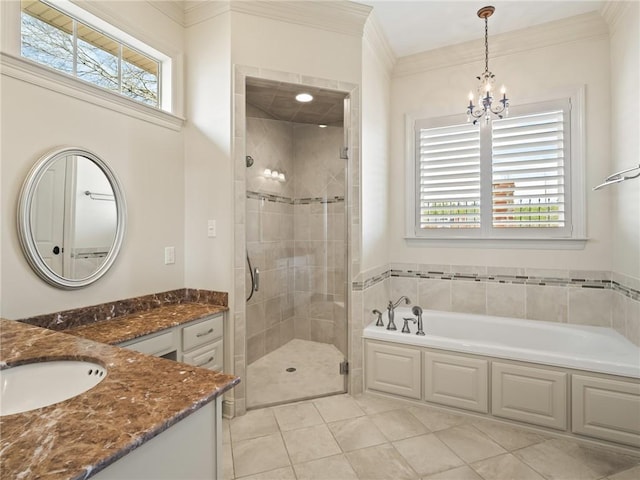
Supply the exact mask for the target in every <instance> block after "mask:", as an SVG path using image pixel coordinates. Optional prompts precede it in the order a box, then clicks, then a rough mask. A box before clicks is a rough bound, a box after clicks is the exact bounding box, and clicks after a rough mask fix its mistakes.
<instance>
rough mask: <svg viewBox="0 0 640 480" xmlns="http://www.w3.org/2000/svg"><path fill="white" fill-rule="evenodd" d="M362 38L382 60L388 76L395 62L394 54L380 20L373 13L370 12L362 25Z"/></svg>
mask: <svg viewBox="0 0 640 480" xmlns="http://www.w3.org/2000/svg"><path fill="white" fill-rule="evenodd" d="M363 37H364V40H365V41H366V42H367V43H368V44H369V45H370V46H371V48H372V49H373V51H374V53H375V54H376V56H377V57H378V59H379V60H380V61H381V62H382V64H383V65H384V67H385V68H386V70H387V73H388V74H389V76H391V73H392V71H393V66H394V65H395V63H396V56H395V54H394V53H393V50H392V49H391V46H390V45H389V41H388V40H387V37H386V35H385V34H384V32H383V30H382V27H381V26H380V22H379V21H378V18H377V17H376V15H375V13H373V14H371V15H370V16H369V18H368V20H367V22H366V23H365V25H364V35H363Z"/></svg>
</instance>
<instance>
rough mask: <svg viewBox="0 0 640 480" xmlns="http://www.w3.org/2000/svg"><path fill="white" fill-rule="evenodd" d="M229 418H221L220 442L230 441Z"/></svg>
mask: <svg viewBox="0 0 640 480" xmlns="http://www.w3.org/2000/svg"><path fill="white" fill-rule="evenodd" d="M230 423H231V420H229V419H228V418H223V419H222V443H231V427H230V426H229V425H230Z"/></svg>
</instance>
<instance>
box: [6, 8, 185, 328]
mask: <svg viewBox="0 0 640 480" xmlns="http://www.w3.org/2000/svg"><path fill="white" fill-rule="evenodd" d="M129 3H130V4H129ZM129 3H124V2H123V3H119V4H118V5H117V6H114V4H109V3H108V2H104V3H102V2H101V3H100V4H99V5H100V6H101V7H102V8H103V9H104V10H105V11H106V10H107V9H109V8H110V7H111V10H110V14H111V15H113V17H114V18H116V17H118V18H121V19H127V18H133V17H128V15H129V14H131V15H135V18H136V32H132V33H134V34H135V33H137V32H144V36H145V37H148V38H150V37H151V36H152V35H153V33H155V35H157V36H160V37H161V38H162V40H161V41H160V43H165V42H166V43H168V44H171V45H172V49H175V50H174V51H181V49H182V29H181V27H179V26H178V25H177V24H171V22H168V21H162V20H160V18H159V17H160V14H159V12H158V11H157V10H156V9H154V8H152V7H151V6H149V5H148V4H144V3H142V2H129ZM5 12H6V10H5ZM5 19H6V17H3V20H5ZM165 20H166V19H165ZM160 27H164V28H163V29H160ZM3 40H6V37H3ZM10 48H11V46H10V45H7V42H6V41H5V42H3V51H4V52H6V51H10ZM1 79H2V89H1V94H0V95H1V97H0V100H1V104H2V109H1V115H2V118H1V120H2V122H1V126H0V128H1V136H2V146H1V149H0V156H1V158H0V169H1V183H0V187H1V188H0V192H1V193H0V195H1V197H0V198H1V200H2V215H1V220H0V222H1V225H0V226H1V233H0V240H1V258H2V263H1V266H0V268H1V271H0V290H1V292H2V296H1V301H2V305H1V307H0V314H1V315H2V316H3V317H6V318H9V319H18V318H24V317H28V316H32V315H37V314H43V313H49V312H55V311H59V310H65V309H70V308H76V307H81V306H86V305H94V304H98V303H103V302H108V301H113V300H118V299H123V298H129V297H134V296H138V295H144V294H149V293H153V292H161V291H165V290H171V289H174V288H181V287H183V286H184V276H183V271H184V267H183V262H182V254H181V252H183V251H184V238H183V230H184V227H183V212H184V182H183V176H184V166H183V134H182V133H181V132H176V131H174V130H170V129H167V128H165V127H162V126H159V125H156V124H152V123H148V122H146V121H143V120H139V119H135V118H133V117H131V116H129V115H126V114H123V113H118V112H115V111H113V110H110V109H105V108H103V107H100V106H97V105H94V104H91V103H88V102H85V101H83V100H79V99H77V98H74V97H72V96H66V95H63V94H61V93H58V92H55V91H52V90H48V89H45V88H42V87H40V86H36V85H33V84H31V83H27V82H24V81H21V80H17V79H14V78H10V77H8V76H6V75H5V74H3V75H2V77H1ZM61 145H72V146H79V147H84V148H87V149H89V150H91V151H92V152H94V153H96V154H97V155H98V156H100V157H101V158H102V159H103V160H104V161H105V162H106V163H107V164H109V165H110V167H111V168H112V169H113V170H114V171H115V173H116V175H117V176H118V177H119V179H120V181H121V182H122V186H123V190H124V194H125V196H126V199H127V206H128V214H129V218H128V222H127V230H126V234H125V238H124V242H123V245H122V252H121V255H120V256H119V257H118V259H117V260H116V262H115V264H114V265H113V267H112V269H111V270H110V271H109V272H108V273H107V274H106V275H105V277H103V278H102V279H100V280H99V281H98V282H97V283H95V284H93V285H91V286H89V287H87V288H83V289H80V290H77V291H65V290H60V289H57V288H54V287H51V286H49V285H47V284H46V283H45V282H44V281H42V280H41V279H40V278H39V277H37V276H36V274H35V273H33V272H32V270H31V269H30V267H29V266H28V264H27V262H26V260H25V259H24V256H23V254H22V250H21V248H20V245H19V243H18V238H17V233H16V213H15V209H16V206H17V201H18V194H19V191H20V187H21V185H22V182H23V181H24V179H25V177H26V175H27V173H28V172H29V169H30V168H31V167H32V165H33V164H34V163H35V162H36V161H37V160H38V158H40V156H41V155H43V154H44V153H45V152H47V151H48V150H51V149H53V148H54V147H59V146H61ZM165 246H175V247H176V264H174V265H168V266H165V265H164V247H165Z"/></svg>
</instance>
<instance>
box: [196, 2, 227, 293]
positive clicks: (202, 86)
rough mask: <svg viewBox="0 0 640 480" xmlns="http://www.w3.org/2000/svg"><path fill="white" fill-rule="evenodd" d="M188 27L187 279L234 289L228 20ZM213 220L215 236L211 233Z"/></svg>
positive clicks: (199, 284) (198, 284) (220, 18)
mask: <svg viewBox="0 0 640 480" xmlns="http://www.w3.org/2000/svg"><path fill="white" fill-rule="evenodd" d="M229 15H230V14H229V13H224V14H222V15H218V16H216V17H214V18H211V19H209V20H207V21H205V22H202V23H198V24H196V25H194V26H192V27H190V28H187V29H186V36H185V46H186V51H187V52H188V54H187V60H186V62H185V63H186V78H187V84H186V105H187V118H188V119H189V121H188V123H187V126H186V128H185V166H184V168H185V212H184V214H185V245H188V250H187V251H186V252H185V282H186V285H185V286H187V287H191V288H204V289H210V290H218V291H223V292H231V291H232V290H233V288H232V287H233V255H232V252H233V164H232V159H231V95H230V93H231V57H230V55H231V54H230V51H231V50H230V48H231V47H230V42H231V31H230V18H229ZM208 220H215V221H216V227H217V228H216V229H217V236H216V237H215V238H209V237H207V221H208Z"/></svg>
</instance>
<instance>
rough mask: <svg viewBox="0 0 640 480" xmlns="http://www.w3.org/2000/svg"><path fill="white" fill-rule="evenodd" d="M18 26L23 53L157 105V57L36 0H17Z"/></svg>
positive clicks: (158, 99) (125, 94)
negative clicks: (19, 20)
mask: <svg viewBox="0 0 640 480" xmlns="http://www.w3.org/2000/svg"><path fill="white" fill-rule="evenodd" d="M20 27H21V28H20V31H21V55H22V57H24V58H27V59H29V60H32V61H34V62H37V63H39V64H41V65H45V66H47V67H49V68H53V69H55V70H57V71H60V72H64V73H66V74H68V75H71V76H74V77H76V78H79V79H81V80H84V81H86V82H88V83H91V84H93V85H96V86H99V87H101V88H104V89H106V90H109V91H111V92H115V93H118V94H120V95H123V96H125V97H128V98H130V99H132V100H135V101H137V102H140V103H143V104H147V105H151V106H153V107H157V108H160V106H161V91H162V88H161V87H162V85H161V78H162V75H161V73H162V72H161V69H162V67H163V62H162V61H161V60H160V59H158V58H154V57H153V56H151V55H149V54H147V53H145V52H143V51H141V49H140V48H135V47H133V46H131V45H128V44H127V43H125V42H123V41H120V40H118V39H117V38H116V37H115V36H114V35H112V34H107V33H105V32H103V31H101V30H100V29H98V28H95V27H94V26H92V25H89V24H88V23H86V22H84V21H81V20H80V19H78V18H76V17H75V16H73V15H71V14H68V13H65V12H63V11H62V10H60V9H58V8H55V7H54V6H53V5H50V4H49V3H47V2H44V1H40V0H22V10H21V25H20ZM149 49H150V48H149Z"/></svg>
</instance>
